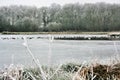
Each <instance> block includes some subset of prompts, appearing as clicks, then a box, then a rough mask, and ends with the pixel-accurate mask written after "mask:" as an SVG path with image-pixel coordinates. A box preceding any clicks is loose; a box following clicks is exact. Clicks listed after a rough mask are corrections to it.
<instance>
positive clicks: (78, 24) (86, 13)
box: [0, 3, 120, 32]
mask: <svg viewBox="0 0 120 80" xmlns="http://www.w3.org/2000/svg"><path fill="white" fill-rule="evenodd" d="M119 30H120V4H107V3H96V4H84V5H81V4H78V3H76V4H66V5H64V6H61V5H59V4H52V5H51V6H49V7H41V8H37V7H28V6H9V7H0V32H2V31H10V32H12V31H13V32H17V31H19V32H32V31H56V32H59V31H119Z"/></svg>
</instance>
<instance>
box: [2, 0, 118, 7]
mask: <svg viewBox="0 0 120 80" xmlns="http://www.w3.org/2000/svg"><path fill="white" fill-rule="evenodd" d="M77 2H79V3H80V4H84V3H96V2H106V3H112V4H114V3H117V4H120V0H0V6H9V5H27V6H37V7H41V6H50V4H52V3H57V4H60V5H64V4H67V3H77Z"/></svg>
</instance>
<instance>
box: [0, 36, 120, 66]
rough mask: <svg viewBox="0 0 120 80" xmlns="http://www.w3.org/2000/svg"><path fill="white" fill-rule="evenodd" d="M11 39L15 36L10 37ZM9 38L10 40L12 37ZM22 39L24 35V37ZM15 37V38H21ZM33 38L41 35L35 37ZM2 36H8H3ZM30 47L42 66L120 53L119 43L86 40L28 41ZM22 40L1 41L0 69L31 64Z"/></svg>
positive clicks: (108, 58) (100, 57)
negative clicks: (4, 66)
mask: <svg viewBox="0 0 120 80" xmlns="http://www.w3.org/2000/svg"><path fill="white" fill-rule="evenodd" d="M11 36H12V35H11ZM11 36H10V35H9V36H7V37H11ZM21 36H22V35H21ZM21 36H20V35H19V36H15V35H14V36H12V37H18V38H19V37H21ZM32 36H34V37H36V36H38V35H32ZM1 37H6V36H5V35H1ZM27 41H28V45H29V47H30V49H31V51H32V52H33V54H34V56H35V57H36V59H39V61H40V63H41V64H44V65H46V64H49V65H50V64H60V63H65V62H70V61H73V62H80V63H81V62H83V61H87V62H90V61H91V60H95V59H98V60H103V61H108V60H110V59H111V58H113V57H114V56H115V55H118V54H120V41H89V40H87V41H84V40H77V41H74V40H69V41H68V40H54V41H53V42H50V41H49V40H48V39H36V38H34V39H27ZM23 42H24V40H22V39H15V40H13V39H9V40H6V39H5V40H2V39H1V38H0V67H2V66H3V65H4V64H7V65H9V64H11V63H14V64H24V65H27V66H29V65H31V64H33V60H32V58H31V56H30V55H29V53H28V52H27V50H26V48H25V47H24V46H23V45H22V43H23Z"/></svg>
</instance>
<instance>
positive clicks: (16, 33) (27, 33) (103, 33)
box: [0, 31, 120, 35]
mask: <svg viewBox="0 0 120 80" xmlns="http://www.w3.org/2000/svg"><path fill="white" fill-rule="evenodd" d="M111 33H120V32H6V31H5V32H1V33H0V34H14V35H19V34H20V35H24V34H25V35H31V34H32V35H33V34H89V35H90V34H91V35H92V34H94V35H107V34H111Z"/></svg>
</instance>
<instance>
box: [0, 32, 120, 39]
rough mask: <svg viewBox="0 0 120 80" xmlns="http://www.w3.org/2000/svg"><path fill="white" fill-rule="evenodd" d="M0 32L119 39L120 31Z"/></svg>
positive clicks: (56, 37)
mask: <svg viewBox="0 0 120 80" xmlns="http://www.w3.org/2000/svg"><path fill="white" fill-rule="evenodd" d="M1 34H3V35H39V38H45V36H47V35H51V37H52V39H55V40H120V32H2V33H1ZM43 34H44V36H43ZM49 37H50V36H47V38H49Z"/></svg>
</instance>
